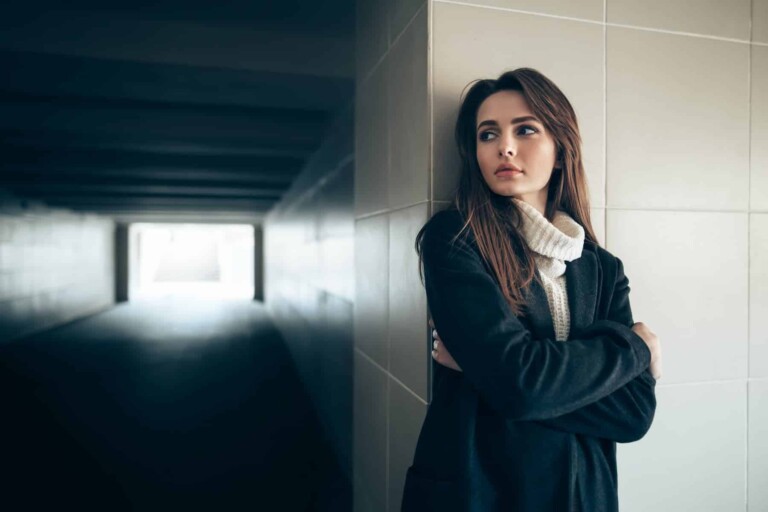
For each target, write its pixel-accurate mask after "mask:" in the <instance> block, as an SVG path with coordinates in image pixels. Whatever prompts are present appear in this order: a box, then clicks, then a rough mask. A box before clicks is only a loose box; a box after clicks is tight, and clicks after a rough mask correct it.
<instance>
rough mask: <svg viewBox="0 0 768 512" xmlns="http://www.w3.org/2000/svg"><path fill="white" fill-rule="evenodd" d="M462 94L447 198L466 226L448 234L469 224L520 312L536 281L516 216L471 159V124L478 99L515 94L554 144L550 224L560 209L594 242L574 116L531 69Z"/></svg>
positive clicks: (548, 83)
mask: <svg viewBox="0 0 768 512" xmlns="http://www.w3.org/2000/svg"><path fill="white" fill-rule="evenodd" d="M470 83H471V84H472V86H471V87H470V89H469V91H468V92H467V94H466V96H465V97H464V100H463V101H462V103H461V107H460V109H459V115H458V118H457V120H456V129H455V133H454V135H455V138H456V145H457V146H458V149H459V156H460V157H461V175H460V178H459V184H458V187H457V188H456V191H455V193H454V197H453V204H452V207H453V208H455V209H457V210H458V211H459V213H460V214H461V217H462V218H463V219H464V221H465V223H464V226H463V227H462V229H461V231H460V232H459V233H458V234H457V235H456V237H454V240H456V239H457V238H458V237H459V236H460V235H461V234H462V233H463V232H464V231H465V230H467V229H471V231H472V234H473V235H474V238H475V241H476V243H477V246H478V249H479V250H480V254H481V256H482V257H483V259H484V260H485V263H486V264H487V266H488V267H490V269H491V271H492V272H493V274H494V275H495V277H496V280H497V282H498V284H499V286H500V287H501V291H502V293H503V294H504V297H505V298H506V300H507V302H508V303H509V306H510V308H511V309H512V311H513V312H514V313H515V314H516V315H520V314H521V313H522V310H523V308H524V306H525V299H524V296H523V291H524V290H525V289H526V288H527V287H528V286H529V285H530V283H531V281H532V280H533V279H534V278H536V267H535V260H534V259H533V253H532V251H531V250H530V249H529V248H528V245H527V244H526V242H525V239H524V238H523V236H522V234H521V233H520V231H518V226H519V222H520V215H521V213H520V212H519V211H518V208H517V206H515V204H514V201H511V200H510V198H509V197H506V196H500V195H498V194H496V193H495V192H493V191H492V190H491V189H490V188H489V187H488V184H487V183H486V182H485V180H484V179H483V176H482V172H481V170H480V166H479V165H478V163H477V134H476V128H475V124H476V122H477V111H478V109H479V108H480V104H481V103H482V102H483V101H485V99H486V98H488V96H490V95H491V94H493V93H495V92H498V91H505V90H511V91H519V92H520V93H521V94H522V95H523V97H524V98H525V100H526V102H527V103H528V106H529V108H530V109H531V111H532V113H533V114H534V115H535V116H536V117H538V118H539V119H540V120H541V121H542V123H543V124H544V128H545V129H546V130H548V131H549V133H550V134H551V135H552V138H553V139H554V141H555V148H556V152H557V157H556V163H555V168H554V169H553V171H552V176H551V177H550V180H549V184H548V186H547V205H546V210H545V217H546V218H547V220H549V221H550V222H551V221H552V220H553V218H554V215H555V212H556V211H557V210H562V211H564V212H565V213H567V214H568V215H570V216H571V217H572V218H573V219H574V220H575V221H576V222H578V223H579V224H581V226H582V227H583V228H584V235H585V239H586V240H589V241H591V242H593V243H594V244H595V245H599V243H598V241H597V237H596V236H595V233H594V231H593V229H592V221H591V219H590V210H589V190H588V187H587V179H586V174H585V172H584V164H583V163H582V159H581V136H580V134H579V126H578V123H577V121H576V113H575V112H574V110H573V107H572V106H571V103H570V102H569V101H568V98H566V97H565V95H564V94H563V92H562V91H561V90H560V89H559V88H558V87H557V86H556V85H555V84H554V83H553V82H552V81H551V80H550V79H549V78H547V77H546V76H544V75H543V74H541V73H540V72H538V71H536V70H535V69H531V68H518V69H515V70H513V71H507V72H506V73H503V74H502V75H501V76H500V77H499V78H497V79H495V80H493V79H485V80H475V81H474V82H470ZM424 230H425V228H424V227H422V229H421V231H419V233H418V235H417V236H416V252H418V254H419V275H420V276H421V278H422V282H423V279H424V277H423V268H422V267H423V251H422V239H423V237H424Z"/></svg>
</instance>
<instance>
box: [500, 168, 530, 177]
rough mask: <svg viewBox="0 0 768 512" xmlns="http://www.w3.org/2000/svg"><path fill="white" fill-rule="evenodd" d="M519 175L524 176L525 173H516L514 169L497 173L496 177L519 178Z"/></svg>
mask: <svg viewBox="0 0 768 512" xmlns="http://www.w3.org/2000/svg"><path fill="white" fill-rule="evenodd" d="M518 174H523V171H515V170H513V169H504V170H503V171H499V172H497V173H496V176H517V175H518Z"/></svg>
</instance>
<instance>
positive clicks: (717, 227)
mask: <svg viewBox="0 0 768 512" xmlns="http://www.w3.org/2000/svg"><path fill="white" fill-rule="evenodd" d="M362 3H364V4H367V7H366V9H368V10H374V11H375V10H377V9H378V10H380V11H381V13H380V14H381V17H380V18H379V23H378V24H376V23H374V25H376V27H375V28H374V29H371V30H372V32H366V33H365V35H361V34H360V33H359V34H358V38H361V37H362V39H366V38H368V36H370V40H366V41H361V44H362V45H363V49H362V50H363V51H362V53H359V55H358V56H359V57H360V59H358V64H359V66H361V67H359V69H358V76H363V77H364V80H363V81H360V82H358V92H357V104H358V105H359V106H360V107H361V112H360V113H359V115H358V117H357V120H356V121H357V122H356V134H357V137H358V144H357V150H358V154H357V157H358V161H359V162H360V163H361V165H360V166H359V167H358V169H357V171H356V180H359V183H358V184H357V187H358V189H357V190H358V191H361V193H360V194H359V195H357V197H356V216H357V226H358V228H362V230H361V231H359V233H360V235H361V237H359V238H358V239H357V245H358V249H357V252H356V254H357V258H358V261H359V258H361V257H366V256H367V257H368V258H369V260H368V261H366V262H365V263H364V264H363V265H358V269H357V275H358V279H360V277H361V272H362V273H365V274H366V275H365V277H364V279H366V280H368V281H369V282H370V286H369V285H366V286H364V287H360V286H358V288H357V294H356V299H357V301H358V302H359V303H361V305H363V308H362V309H361V311H359V312H358V315H357V317H356V320H357V321H358V325H356V333H357V334H356V345H355V347H356V352H357V353H358V355H359V356H360V357H357V358H356V359H357V360H359V361H360V364H361V365H362V370H361V371H365V372H378V373H377V374H378V375H379V377H378V379H379V380H378V381H377V382H378V384H377V386H378V388H379V389H380V391H379V398H378V400H380V401H382V402H383V401H385V398H384V396H383V394H384V393H385V391H381V390H383V389H386V390H388V391H386V393H388V397H389V398H388V399H386V405H381V407H382V408H383V411H384V412H383V413H382V412H377V415H378V416H377V418H379V420H380V418H382V417H384V418H385V420H384V421H385V422H386V427H387V434H386V436H385V437H386V439H387V440H388V442H387V448H386V450H384V449H380V448H377V449H376V450H375V451H373V452H371V453H372V455H370V456H368V455H365V454H357V456H358V457H361V458H362V459H364V464H365V465H366V467H377V468H381V467H384V468H386V471H385V472H384V473H385V474H386V475H387V476H386V479H387V482H386V484H384V485H383V486H382V484H381V483H380V482H371V481H368V480H370V479H371V478H372V477H371V476H370V471H369V472H368V473H367V476H365V475H362V476H360V478H361V479H362V480H361V481H360V482H358V489H357V491H358V493H359V494H360V496H361V498H360V499H359V500H357V501H356V503H357V504H358V507H357V509H358V510H397V509H396V508H394V507H395V506H396V505H397V504H399V495H398V491H400V490H401V489H400V487H399V486H400V485H401V480H400V478H401V475H402V474H403V472H404V470H405V468H406V467H407V464H409V463H410V459H409V457H407V456H406V455H404V454H406V453H407V452H408V445H409V443H412V442H414V441H415V435H416V434H417V432H418V427H417V426H414V425H413V424H412V425H411V426H409V425H408V424H406V423H405V420H404V419H402V417H403V416H404V414H403V412H402V411H409V405H408V404H409V401H408V400H407V397H417V400H416V403H415V405H414V406H415V407H416V411H424V410H425V406H424V404H423V403H422V399H423V400H424V401H426V399H427V398H428V397H427V396H424V395H423V394H422V393H423V389H424V382H425V381H424V380H423V379H420V378H419V377H418V372H419V371H421V373H422V375H423V376H424V378H426V376H427V373H428V372H427V367H428V364H429V357H428V353H424V350H423V348H424V347H422V346H421V343H422V341H424V338H426V339H427V340H428V336H424V333H420V332H419V331H420V328H419V327H420V326H419V323H420V322H423V320H424V313H423V311H422V310H421V305H419V306H418V307H415V311H416V313H413V310H414V308H410V306H409V307H408V308H407V307H405V305H411V304H415V303H416V299H415V297H414V296H413V295H412V294H411V293H410V292H409V290H408V287H409V286H414V287H418V289H419V290H420V291H422V293H423V288H421V285H420V284H419V283H413V284H408V283H409V282H412V281H413V279H412V278H409V277H408V276H401V275H400V274H401V273H405V272H407V270H406V269H405V267H407V265H408V257H407V252H406V251H405V250H404V249H403V248H402V247H401V244H406V242H410V243H411V245H412V240H408V237H409V236H410V235H411V234H412V233H413V230H415V229H417V227H418V226H417V225H418V224H419V223H420V222H421V221H422V219H423V218H425V217H428V216H429V215H431V214H432V212H434V211H436V210H439V209H442V208H444V207H445V206H447V204H448V200H449V199H450V197H451V194H452V191H453V187H454V186H455V184H456V178H457V173H458V161H457V155H456V149H455V146H454V142H453V128H454V122H455V117H456V113H457V110H458V106H459V101H460V95H461V93H462V91H463V89H464V87H465V86H466V85H467V84H468V83H469V82H470V81H471V80H474V79H477V78H483V77H496V76H498V75H499V74H500V73H501V72H503V71H504V70H508V69H514V68H517V67H523V66H528V67H533V68H536V69H538V70H540V71H542V72H543V73H544V74H546V75H547V76H549V77H550V78H552V79H553V80H554V81H555V83H557V84H558V85H559V86H560V87H561V88H562V89H563V90H564V92H565V93H566V95H567V96H568V98H569V99H570V100H571V102H572V104H573V106H574V108H575V110H576V112H577V115H578V118H579V124H580V128H581V131H582V137H583V155H584V163H585V167H586V170H587V176H588V180H589V187H590V198H591V206H592V208H591V212H592V216H593V226H594V227H595V230H596V231H597V234H598V237H599V239H600V241H601V242H602V243H603V244H604V246H606V247H607V248H608V249H609V250H610V251H612V252H613V253H614V254H616V255H618V256H619V257H620V258H621V259H622V260H623V261H624V263H625V268H626V271H627V275H628V277H629V279H630V286H631V289H632V294H631V299H632V305H633V311H634V316H635V320H636V321H643V322H646V323H647V324H648V325H649V326H650V327H651V328H652V329H653V330H654V331H655V332H656V333H657V334H658V335H659V336H660V338H661V340H662V346H663V354H664V376H663V379H662V380H661V381H660V382H659V384H658V387H657V390H658V391H657V396H658V400H659V406H658V409H657V415H656V418H655V421H654V425H653V426H652V428H651V431H650V432H649V433H648V434H647V436H646V437H645V438H643V439H642V440H640V441H639V442H636V443H629V444H623V445H620V446H619V466H620V469H619V476H620V478H619V482H620V484H619V486H620V499H621V509H622V510H626V511H629V512H632V511H646V510H654V511H655V512H663V511H670V512H677V511H680V510H701V511H712V512H715V511H717V512H719V511H724V510H728V511H729V512H730V511H742V512H758V511H762V510H768V487H766V486H765V485H764V484H763V482H767V481H768V465H766V464H765V461H766V460H768V445H767V444H766V443H765V438H766V437H768V436H766V434H767V433H768V415H766V413H765V412H764V411H765V410H768V406H766V404H768V363H766V361H768V315H766V314H765V313H766V312H768V291H766V290H768V263H764V262H768V220H767V219H768V92H766V91H768V0H735V1H733V2H725V3H724V2H716V1H715V0H703V1H694V0H682V1H680V2H663V1H662V0H651V1H650V2H645V1H640V0H605V1H591V0H590V1H584V2H566V1H554V2H533V1H530V0H462V1H449V0H428V2H427V3H426V4H425V5H424V7H422V9H423V11H413V12H418V14H417V15H416V17H415V18H413V19H412V20H411V21H410V23H411V24H410V25H407V28H406V29H405V33H402V34H401V33H400V32H399V31H398V30H399V27H398V29H396V30H395V31H398V34H397V35H395V36H394V37H393V35H392V27H391V24H392V19H393V16H392V15H391V13H390V15H389V16H387V15H385V14H384V12H385V11H387V10H388V9H396V8H395V7H391V5H390V4H389V3H388V2H384V0H378V1H373V2H368V1H364V2H362ZM372 4H375V5H372ZM397 4H398V5H399V6H400V7H402V3H401V2H400V3H397ZM393 5H394V4H393ZM410 5H412V4H411V3H409V6H410ZM396 18H397V19H402V17H401V16H396ZM382 19H383V20H388V21H387V22H381V20H382ZM422 20H424V21H422ZM415 21H418V22H417V23H414V22H415ZM365 23H369V25H370V23H372V22H370V19H368V21H366V22H365ZM369 28H371V27H370V26H369ZM424 30H426V31H427V32H426V35H425V34H424V33H423V31H424ZM376 31H380V33H385V34H387V36H386V37H383V36H380V35H379V33H377V32H376ZM409 31H411V32H410V33H409ZM425 40H426V41H427V46H428V49H429V51H428V52H427V53H426V56H425V55H424V54H423V53H418V52H423V49H422V45H423V44H424V41H425ZM374 41H388V42H389V44H388V45H385V44H379V43H377V44H376V48H377V52H372V51H371V50H370V48H371V47H372V45H373V42H374ZM393 41H394V43H393ZM406 42H407V46H408V47H409V48H410V49H411V50H410V51H408V48H400V47H398V44H403V45H405V43H406ZM413 51H416V52H417V55H413ZM424 61H426V62H427V64H426V65H427V68H428V70H427V71H428V72H427V77H428V87H427V89H426V91H425V90H424V88H423V87H422V86H421V85H420V84H419V81H418V80H419V76H422V77H423V76H424V74H422V73H419V70H418V68H419V66H421V65H423V63H424ZM385 92H386V94H385ZM425 96H426V100H425ZM424 101H426V105H422V102H424ZM398 105H399V106H398ZM424 109H426V111H427V113H428V120H429V123H428V131H429V134H428V136H429V139H428V141H427V144H426V145H427V146H428V147H429V148H430V151H429V153H428V154H427V155H426V156H425V155H424V153H422V152H421V151H420V148H422V147H423V146H424V145H425V143H424V135H423V134H421V133H419V130H418V129H414V127H418V126H420V125H419V122H420V120H421V119H422V118H421V117H419V116H420V115H421V114H422V112H423V110H424ZM414 111H415V113H414ZM382 112H388V113H389V116H388V117H387V122H386V127H383V126H381V125H376V124H375V123H374V121H375V120H376V118H377V117H378V116H381V113H382ZM409 114H412V115H409ZM413 116H416V117H415V118H414V119H416V121H415V122H410V123H409V122H407V120H408V119H409V117H413ZM379 119H380V118H379ZM404 119H405V121H404ZM399 149H402V150H403V151H402V152H398V150H399ZM424 161H426V162H427V166H426V167H427V169H428V170H427V171H426V173H425V174H426V178H427V180H428V183H429V186H428V189H427V192H426V193H424V192H423V191H422V190H423V184H424V182H423V181H422V179H423V178H424V175H422V174H421V170H422V168H423V167H424V164H423V162H424ZM363 162H366V164H365V165H363ZM409 164H410V165H411V168H412V169H409ZM393 180H394V181H395V182H393ZM421 202H425V204H424V205H421ZM400 224H403V226H402V227H398V226H399V225H400ZM368 244H370V249H367V248H366V246H367V245H368ZM385 250H386V251H388V253H389V260H388V262H387V263H388V264H385V263H384V262H382V259H383V256H382V254H381V252H382V251H385ZM377 266H378V267H379V268H380V271H379V272H378V273H376V274H375V275H373V276H371V275H370V274H369V273H370V272H372V270H373V269H374V268H376V267H377ZM409 279H410V281H409ZM385 289H386V290H387V292H386V293H385V292H384V291H383V290H385ZM384 297H388V298H389V300H388V301H384V300H383V299H384ZM361 301H362V302H361ZM377 304H378V306H377ZM409 308H410V312H409V311H408V310H409ZM376 311H378V312H379V313H380V314H381V315H388V321H387V322H386V324H385V323H384V322H383V321H382V320H381V319H380V318H377V314H376ZM369 327H370V331H369V329H368V328H369ZM421 327H422V328H423V327H424V326H423V324H422V326H421ZM424 330H426V329H424ZM401 333H402V334H401ZM368 334H370V336H371V337H370V338H369V337H368ZM406 338H410V339H406ZM382 345H384V346H382ZM414 347H415V349H414ZM419 361H422V362H423V363H424V364H423V367H422V368H421V370H419V366H418V362H419ZM385 376H386V377H387V379H385V378H384V377H385ZM357 386H358V384H356V387H357ZM393 387H394V389H395V390H396V391H395V392H393V391H392V390H393ZM377 411H378V410H377ZM355 415H356V421H358V422H362V421H363V420H362V419H360V418H358V412H356V413H355ZM417 416H418V414H417ZM365 421H368V422H369V423H370V421H377V420H372V419H370V418H369V419H367V420H365ZM369 423H366V425H367V426H368V427H370V424H369ZM418 425H420V422H419V423H418ZM363 435H365V436H367V435H368V434H363ZM377 436H378V437H377V439H378V441H377V442H378V443H379V444H377V445H376V446H379V445H380V443H381V438H382V437H383V436H384V434H381V433H378V434H377ZM400 436H403V437H404V438H405V440H404V441H403V440H401V439H400ZM393 444H397V446H393ZM372 459H375V460H372ZM356 460H357V459H356ZM377 474H381V473H380V472H377ZM382 495H384V496H385V497H382ZM382 500H385V501H386V504H384V505H382V504H381V503H382ZM747 500H749V504H748V503H747ZM379 506H380V507H381V508H378V507H379Z"/></svg>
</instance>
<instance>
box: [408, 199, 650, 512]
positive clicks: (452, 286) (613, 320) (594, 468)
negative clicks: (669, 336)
mask: <svg viewBox="0 0 768 512" xmlns="http://www.w3.org/2000/svg"><path fill="white" fill-rule="evenodd" d="M462 225H463V222H462V219H461V217H460V215H459V213H458V212H457V211H456V210H446V211H442V212H438V213H437V214H435V215H434V216H433V217H432V218H431V219H430V221H429V222H428V223H427V228H426V230H425V234H424V239H423V244H424V245H423V247H424V280H425V286H426V292H427V301H428V304H429V308H430V312H431V315H432V319H433V320H434V323H435V328H436V329H437V331H438V333H439V334H440V338H441V339H442V340H443V343H444V345H445V347H446V348H447V349H448V351H449V352H450V353H451V355H452V356H453V358H454V359H455V361H456V362H457V364H458V365H459V366H460V367H461V368H462V370H463V371H462V372H457V371H454V370H451V369H450V368H447V367H445V366H442V365H440V364H437V363H436V362H434V363H433V387H432V400H431V402H430V404H429V407H428V409H427V415H426V418H425V420H424V424H423V425H422V429H421V433H420V435H419V439H418V443H417V446H416V453H415V455H414V460H413V465H412V466H410V467H409V468H408V472H407V476H406V482H405V489H404V493H403V498H402V510H403V511H404V512H411V511H414V512H416V511H418V512H426V511H431V510H434V511H439V512H452V511H457V512H458V511H462V512H463V511H483V512H494V511H505V512H550V511H551V512H603V511H605V512H615V511H617V510H618V495H617V487H618V482H617V474H616V442H621V443H627V442H632V441H637V440H638V439H640V438H642V437H643V435H645V433H646V432H647V431H648V429H649V428H650V426H651V422H652V421H653V416H654V412H655V409H656V397H655V386H656V381H655V379H654V378H653V377H652V376H651V373H650V370H649V369H648V367H649V364H650V361H651V353H650V350H649V349H648V347H647V346H646V344H645V343H644V342H643V340H642V338H640V337H639V336H638V335H637V334H635V333H634V332H633V331H632V330H631V328H630V327H631V326H632V324H633V323H634V322H633V320H632V312H631V310H630V305H629V283H628V280H627V278H626V277H625V275H624V271H623V267H622V264H621V261H620V260H619V259H618V258H616V257H615V256H613V255H612V254H610V253H609V252H608V251H607V250H605V249H603V248H601V247H599V246H597V245H596V244H594V243H592V242H590V241H585V242H584V249H583V251H582V254H581V257H580V258H578V259H576V260H574V261H571V262H566V271H565V275H566V285H567V291H568V303H569V308H570V315H571V327H570V336H569V338H568V341H567V342H561V341H556V340H555V332H554V326H553V322H552V316H551V313H550V310H549V306H548V303H547V297H546V294H545V292H544V289H543V288H542V287H541V285H540V284H538V283H537V282H536V281H534V282H533V283H532V285H531V288H529V291H528V294H527V295H526V301H527V302H526V303H527V305H528V308H529V309H528V310H527V313H526V314H525V315H523V316H520V317H517V316H515V315H514V314H513V313H512V311H511V309H510V308H509V306H508V305H507V303H506V301H505V300H504V297H503V295H502V294H501V290H500V288H499V287H498V284H497V282H496V280H495V279H494V277H493V276H492V274H491V273H490V271H489V267H488V266H486V264H485V263H484V261H483V260H482V258H481V256H480V253H479V250H478V249H477V245H476V243H475V241H474V239H473V238H472V236H471V234H470V235H469V237H468V238H467V239H466V240H465V241H464V242H462V241H461V239H459V241H457V242H456V243H455V245H451V243H450V240H451V238H452V237H453V236H454V235H455V234H456V233H458V231H459V229H460V228H461V226H462Z"/></svg>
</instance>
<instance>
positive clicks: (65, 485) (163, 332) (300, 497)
mask: <svg viewBox="0 0 768 512" xmlns="http://www.w3.org/2000/svg"><path fill="white" fill-rule="evenodd" d="M0 407H2V408H1V409H0V411H2V413H1V414H0V464H1V465H2V466H0V467H2V470H3V471H2V473H3V474H4V475H5V476H3V477H1V478H0V493H1V494H2V498H0V500H1V501H0V503H2V504H0V508H2V509H3V510H12V509H13V508H12V507H11V508H8V505H9V504H10V503H14V502H15V503H18V504H20V506H19V510H34V509H36V507H39V506H42V505H49V506H50V505H55V506H59V507H61V506H68V507H67V508H72V509H76V510H84V509H87V510H104V511H113V510H160V509H162V510H182V509H187V510H189V509H194V510H263V511H271V510H275V511H281V512H282V511H294V510H296V511H298V510H301V511H304V510H313V511H314V510H323V511H325V510H333V511H337V510H338V511H344V510H349V508H350V502H351V499H350V497H349V493H350V491H349V485H348V484H347V483H346V482H345V479H344V478H343V477H340V475H339V472H338V470H336V468H335V464H334V463H333V462H332V460H333V457H332V455H331V453H330V452H329V449H328V447H327V445H326V444H325V443H324V442H323V440H322V439H321V435H320V434H319V427H318V422H317V420H316V417H315V415H314V413H313V412H312V409H311V407H310V405H309V402H308V398H307V395H306V393H305V390H304V389H303V388H302V386H301V384H300V383H299V382H298V380H297V377H296V374H295V371H294V367H293V365H292V363H291V360H290V356H289V353H288V350H287V348H286V347H285V345H284V343H283V341H282V340H281V338H280V337H279V334H278V333H277V331H276V330H275V329H274V327H273V325H272V323H271V321H270V319H269V316H268V314H267V312H266V310H265V309H264V306H263V305H262V304H260V303H257V302H249V301H219V302H215V301H202V300H198V301H189V300H187V301H180V300H170V299H166V300H162V301H160V300H156V301H145V302H138V303H129V304H121V305H119V306H117V307H115V308H114V309H111V310H109V311H107V312H105V313H101V314H97V315H94V316H91V317H88V318H85V319H83V320H79V321H76V322H73V323H71V324H68V325H65V326H63V327H60V328H57V329H53V330H51V331H47V332H45V333H42V334H40V335H37V336H33V337H30V338H26V339H23V340H18V341H15V342H11V343H6V344H4V345H2V346H0ZM21 504H23V505H21Z"/></svg>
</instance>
